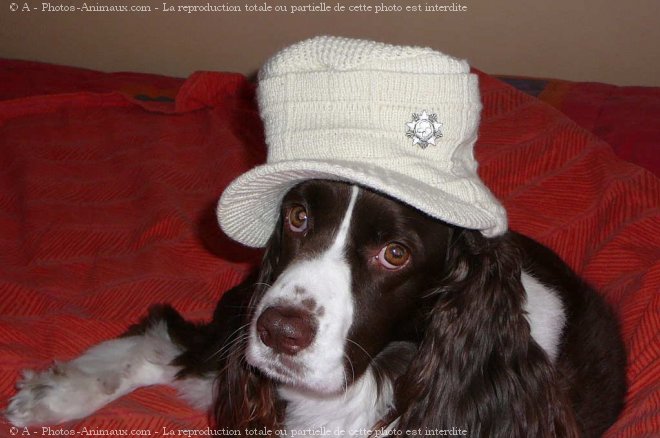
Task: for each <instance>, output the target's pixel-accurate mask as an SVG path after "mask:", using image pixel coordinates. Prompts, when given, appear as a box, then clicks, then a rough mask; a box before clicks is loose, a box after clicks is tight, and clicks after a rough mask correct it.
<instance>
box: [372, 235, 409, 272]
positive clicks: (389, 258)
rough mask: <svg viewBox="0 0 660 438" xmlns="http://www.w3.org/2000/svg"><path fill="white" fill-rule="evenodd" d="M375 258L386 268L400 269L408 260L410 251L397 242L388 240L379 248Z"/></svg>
mask: <svg viewBox="0 0 660 438" xmlns="http://www.w3.org/2000/svg"><path fill="white" fill-rule="evenodd" d="M376 260H378V262H379V263H380V264H381V265H383V267H384V268H386V269H390V270H395V269H400V268H402V267H403V266H405V264H406V263H408V260H410V251H408V248H406V247H405V246H403V245H402V244H400V243H398V242H390V243H388V244H387V245H385V246H384V247H383V248H382V249H381V250H380V252H379V253H378V255H377V256H376Z"/></svg>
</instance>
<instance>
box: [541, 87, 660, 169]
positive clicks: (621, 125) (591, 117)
mask: <svg viewBox="0 0 660 438" xmlns="http://www.w3.org/2000/svg"><path fill="white" fill-rule="evenodd" d="M538 97H539V99H541V100H543V101H545V102H548V103H550V104H551V105H553V106H555V107H556V108H557V109H559V110H560V111H561V112H563V113H564V114H566V115H567V116H568V117H570V118H571V119H572V120H574V121H575V122H576V123H577V124H578V125H580V126H582V127H583V128H586V129H587V130H589V131H591V132H593V133H594V134H595V135H596V136H598V137H599V138H601V139H602V140H605V141H606V142H607V143H609V144H610V145H611V146H612V147H613V148H614V152H615V153H616V154H617V155H618V156H619V157H621V158H623V159H624V160H626V161H630V162H632V163H635V164H638V165H640V166H642V167H644V168H646V169H649V170H650V171H652V172H654V173H655V175H656V176H659V175H660V154H659V153H658V139H660V123H658V121H659V120H660V88H652V87H618V86H616V85H609V84H601V83H595V82H569V81H560V80H552V81H549V82H548V84H547V85H546V88H545V90H544V91H543V92H541V93H540V94H539V96H538Z"/></svg>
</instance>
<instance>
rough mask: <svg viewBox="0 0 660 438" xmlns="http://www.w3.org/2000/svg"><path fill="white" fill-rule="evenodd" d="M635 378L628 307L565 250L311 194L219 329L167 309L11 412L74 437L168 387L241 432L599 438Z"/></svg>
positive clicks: (364, 200)
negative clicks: (582, 274) (561, 254)
mask: <svg viewBox="0 0 660 438" xmlns="http://www.w3.org/2000/svg"><path fill="white" fill-rule="evenodd" d="M246 220H249V218H246ZM624 369H625V357H624V350H623V347H622V343H621V340H620V337H619V333H618V326H617V322H616V320H615V319H614V318H613V316H612V313H611V311H610V310H609V308H608V307H607V306H606V305H605V303H604V302H603V300H602V299H601V298H600V297H599V296H598V295H597V294H596V293H595V292H594V291H593V290H592V289H591V288H590V287H589V286H588V285H586V284H585V283H584V282H583V281H582V280H580V279H579V278H578V277H577V276H576V275H575V274H574V273H573V272H572V271H571V270H570V269H569V268H568V267H567V266H566V265H565V264H564V263H563V262H562V261H561V260H560V259H559V258H558V257H557V256H556V255H555V254H554V253H553V252H552V251H550V250H549V249H547V248H545V247H543V246H542V245H540V244H538V243H536V242H534V241H532V240H530V239H528V238H526V237H524V236H522V235H520V234H516V233H514V232H509V233H507V234H505V235H504V236H501V237H495V238H485V237H483V236H482V234H481V233H480V232H478V231H471V230H466V229H462V228H458V227H455V226H451V225H448V224H446V223H444V222H442V221H439V220H435V219H432V218H430V217H428V216H427V215H425V214H423V213H421V212H419V211H417V210H415V209H413V208H411V207H409V206H407V205H405V204H402V203H400V202H397V201H395V200H392V199H390V198H388V197H386V196H383V195H381V194H378V193H375V192H373V191H370V190H367V189H364V188H361V187H357V186H353V185H350V184H347V183H340V182H329V181H307V182H304V183H302V184H300V185H298V186H296V187H295V188H293V189H292V190H291V191H290V192H289V193H288V194H287V195H286V196H285V198H284V200H283V202H282V209H281V217H280V220H279V223H278V225H277V227H276V230H275V232H274V234H273V235H272V237H271V239H270V241H269V243H268V246H267V248H266V251H265V255H264V259H263V263H262V266H261V269H260V272H259V273H258V274H257V275H256V276H255V277H253V278H251V279H249V280H247V281H246V282H244V283H243V284H241V285H240V286H238V287H236V288H234V289H232V290H230V291H228V292H227V293H225V294H224V296H223V298H222V300H221V301H220V303H219V304H218V307H217V309H216V311H215V314H214V317H213V321H212V322H210V323H208V324H195V323H191V322H187V321H185V320H184V319H183V318H182V317H181V316H180V315H179V314H178V313H177V312H176V311H175V310H174V309H172V308H171V307H169V306H163V305H161V306H156V307H154V308H152V309H151V310H150V313H149V316H148V317H147V318H145V320H144V321H143V322H142V323H140V324H138V325H136V326H134V327H132V328H131V329H130V330H129V331H128V332H127V333H126V335H125V336H123V337H121V338H119V339H115V340H110V341H107V342H104V343H102V344H100V345H97V346H95V347H93V348H91V349H90V350H88V351H87V352H85V353H84V354H83V355H82V356H80V357H79V358H77V359H74V360H73V361H71V362H68V363H60V364H56V365H55V366H53V367H52V368H51V369H49V370H46V371H43V372H32V371H26V372H24V375H23V379H22V380H21V381H20V382H19V384H18V388H19V389H20V391H19V392H18V393H17V394H16V396H14V397H13V399H12V400H11V402H10V404H9V407H8V409H7V411H6V415H7V417H8V419H9V421H10V422H11V423H13V424H15V425H20V426H22V425H32V424H44V423H61V422H65V421H69V420H72V419H77V418H82V417H85V416H87V415H90V414H92V413H93V412H94V411H95V410H97V409H99V408H101V407H102V406H104V405H105V404H107V403H109V402H111V401H112V400H114V399H116V398H118V397H120V396H122V395H124V394H126V393H128V392H130V391H132V390H133V389H135V388H138V387H141V386H146V385H153V384H167V385H173V386H175V387H176V388H178V389H179V390H180V392H181V394H182V395H183V396H184V397H186V399H187V400H189V401H190V402H191V403H193V404H195V405H196V406H199V407H203V408H209V409H211V410H212V411H211V412H212V416H213V417H214V418H215V422H216V423H217V426H221V427H225V428H233V429H236V430H243V429H244V428H263V427H266V428H269V429H271V430H274V429H284V430H289V431H290V432H291V431H293V430H296V431H297V432H298V433H301V431H303V430H307V429H312V430H320V429H321V428H326V430H332V431H341V430H343V431H344V433H345V434H351V433H353V434H365V433H367V434H368V432H369V431H370V430H371V431H380V432H382V431H388V430H389V431H390V433H393V432H392V431H394V430H404V431H413V430H419V429H422V433H423V430H424V429H425V428H426V429H427V430H428V429H433V430H436V429H438V430H440V429H452V427H453V428H460V429H463V430H466V431H467V434H468V435H469V436H473V437H507V438H510V437H563V436H589V437H591V436H599V435H601V434H602V433H603V431H604V430H605V429H606V428H607V427H608V426H609V425H610V424H611V423H612V422H613V421H614V420H615V419H616V417H617V414H618V412H619V411H620V409H621V407H622V403H623V396H624V393H625V378H624Z"/></svg>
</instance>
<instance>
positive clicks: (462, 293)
mask: <svg viewBox="0 0 660 438" xmlns="http://www.w3.org/2000/svg"><path fill="white" fill-rule="evenodd" d="M520 276H521V255H520V253H519V251H518V250H517V249H516V247H515V246H514V245H512V244H511V241H510V238H509V237H508V236H506V235H505V236H503V237H498V238H493V239H488V238H484V237H483V236H482V235H481V234H480V233H479V232H476V231H467V230H453V231H452V238H451V239H450V246H449V250H448V255H447V271H446V276H445V278H444V279H443V281H442V286H441V287H440V288H439V289H438V290H437V291H436V293H437V301H436V304H435V305H434V308H433V309H432V312H431V314H430V315H429V316H428V325H427V328H426V332H425V335H424V338H423V340H422V342H421V344H420V347H419V352H418V355H417V356H416V357H415V359H413V362H412V363H411V365H410V367H409V369H408V370H407V372H406V374H405V375H404V376H402V377H401V378H400V379H399V380H398V381H397V383H396V389H395V399H396V400H395V403H396V413H395V415H398V416H399V421H398V424H397V426H396V428H397V429H401V430H416V429H419V428H422V430H424V428H431V429H436V428H437V429H451V428H452V427H456V428H462V429H466V430H467V434H468V435H469V436H472V437H507V438H511V437H569V436H570V437H573V436H578V434H579V433H578V431H577V425H576V423H575V419H574V416H573V413H572V410H571V408H570V407H569V406H570V405H569V404H568V403H566V400H565V398H566V396H565V395H564V393H563V390H562V388H560V387H559V386H558V379H557V375H556V371H555V369H554V368H553V367H552V365H551V364H550V363H549V360H548V358H547V356H546V355H545V353H544V352H543V350H542V349H541V348H540V347H539V346H538V345H537V344H536V343H535V342H534V341H533V340H532V338H531V334H530V327H529V324H528V322H527V320H526V318H525V314H524V307H523V305H524V302H525V291H524V288H523V286H522V283H521V279H520Z"/></svg>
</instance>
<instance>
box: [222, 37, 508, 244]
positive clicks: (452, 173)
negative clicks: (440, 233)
mask: <svg viewBox="0 0 660 438" xmlns="http://www.w3.org/2000/svg"><path fill="white" fill-rule="evenodd" d="M257 95H258V101H259V109H260V111H261V117H262V119H263V121H264V128H265V133H266V143H267V145H268V159H267V163H266V164H264V165H262V166H258V167H256V168H254V169H252V170H250V171H249V172H247V173H245V174H243V175H241V176H239V177H238V178H236V180H234V181H233V182H232V183H231V184H230V185H229V186H228V187H227V189H226V190H225V191H224V193H223V194H222V197H221V198H220V203H219V205H218V210H217V214H218V220H219V222H220V226H221V227H222V229H223V230H224V232H225V233H226V234H227V235H228V236H230V237H232V238H233V239H235V240H237V241H239V242H241V243H243V244H245V245H248V246H254V247H260V246H264V245H265V244H266V242H267V240H268V238H269V236H270V235H271V233H272V232H273V229H274V227H275V224H276V222H277V219H278V216H279V209H280V203H281V201H282V198H283V197H284V195H285V194H286V192H287V191H289V190H290V189H291V188H292V187H294V186H295V185H297V184H298V183H300V182H302V181H305V180H309V179H328V180H341V181H349V182H354V183H356V184H359V185H362V186H365V187H369V188H372V189H375V190H376V191H379V192H382V193H385V194H387V195H390V196H392V197H394V198H396V199H399V200H401V201H403V202H405V203H407V204H409V205H411V206H413V207H416V208H417V209H419V210H421V211H423V212H425V213H427V214H429V215H430V216H432V217H435V218H438V219H442V220H443V221H445V222H448V223H450V224H454V225H458V226H461V227H464V228H469V229H476V230H481V231H482V233H483V234H484V235H485V236H496V235H499V234H502V233H504V232H505V231H506V229H507V220H506V212H505V210H504V208H503V207H502V205H501V204H500V203H499V202H498V201H497V199H495V197H494V196H493V195H492V194H491V192H490V191H489V190H488V189H487V188H486V186H484V184H483V183H482V182H481V180H480V179H479V176H478V175H477V172H476V171H477V162H476V161H475V160H474V156H473V147H474V143H475V141H476V139H477V129H478V125H479V112H480V110H481V102H480V99H479V88H478V83H477V77H476V76H475V75H473V74H470V73H469V66H468V64H467V63H466V62H465V61H463V60H459V59H455V58H452V57H450V56H447V55H444V54H442V53H439V52H436V51H434V50H432V49H430V48H420V47H403V46H392V45H387V44H382V43H375V42H372V41H364V40H355V39H348V38H337V37H317V38H313V39H309V40H306V41H303V42H300V43H298V44H295V45H293V46H290V47H288V48H286V49H284V50H282V51H281V52H279V53H277V54H276V55H275V56H273V57H272V58H271V59H270V60H269V61H268V62H267V63H266V64H265V65H264V67H263V68H262V69H261V71H260V72H259V87H258V94H257Z"/></svg>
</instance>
